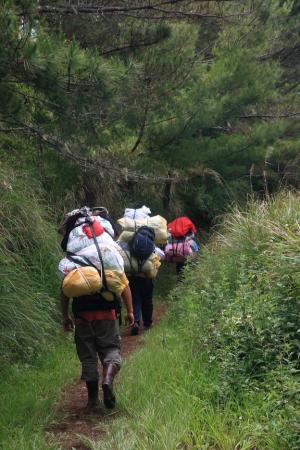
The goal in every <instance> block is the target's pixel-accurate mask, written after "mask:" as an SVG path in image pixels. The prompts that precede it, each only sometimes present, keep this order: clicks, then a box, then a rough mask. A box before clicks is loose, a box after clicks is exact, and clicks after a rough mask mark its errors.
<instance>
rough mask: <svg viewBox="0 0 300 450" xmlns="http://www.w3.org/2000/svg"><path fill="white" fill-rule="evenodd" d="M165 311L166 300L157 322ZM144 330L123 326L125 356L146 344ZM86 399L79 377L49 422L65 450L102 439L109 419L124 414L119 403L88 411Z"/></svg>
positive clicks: (156, 312) (76, 449)
mask: <svg viewBox="0 0 300 450" xmlns="http://www.w3.org/2000/svg"><path fill="white" fill-rule="evenodd" d="M164 312H165V306H164V305H163V304H160V305H155V306H154V324H155V325H156V324H157V323H158V322H159V321H160V319H161V318H162V316H163V315H164ZM144 333H145V331H144V330H142V331H141V333H140V334H139V336H130V329H128V328H127V329H123V330H122V332H121V334H122V356H123V358H126V357H128V355H130V354H131V353H132V352H134V351H135V350H136V349H137V348H139V347H140V346H142V345H143V343H144V341H143V339H142V336H143V334H144ZM74 351H75V348H74ZM121 373H122V372H121ZM117 380H118V377H117ZM117 380H116V381H117ZM100 395H101V389H100ZM86 402H87V393H86V387H85V383H84V382H83V381H81V380H80V379H78V380H76V381H74V382H73V383H72V384H71V385H70V386H69V387H68V388H67V389H66V391H65V392H63V393H62V395H61V397H60V400H59V402H58V403H57V405H56V406H55V415H56V416H57V417H58V418H59V419H58V420H57V421H56V422H55V423H53V424H52V425H50V426H48V427H47V429H46V432H47V434H48V435H49V438H50V440H51V441H53V440H54V441H55V442H56V443H57V444H58V445H60V447H61V448H62V449H64V450H88V449H89V448H90V447H88V446H86V445H85V444H84V438H88V439H95V440H99V439H101V437H103V436H104V435H105V433H106V431H105V430H106V429H107V425H108V424H109V422H110V421H112V420H114V419H115V418H116V417H117V416H118V415H119V414H120V412H119V411H118V408H117V407H116V409H115V410H113V411H111V410H107V409H105V408H104V407H103V409H101V410H100V411H99V412H97V413H87V411H86V408H85V407H86Z"/></svg>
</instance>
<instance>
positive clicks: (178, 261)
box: [165, 216, 199, 281]
mask: <svg viewBox="0 0 300 450" xmlns="http://www.w3.org/2000/svg"><path fill="white" fill-rule="evenodd" d="M168 231H169V233H170V238H169V240H168V244H167V245H166V247H165V254H166V260H167V261H169V262H175V267H176V274H177V280H178V281H180V280H181V278H182V272H183V268H184V266H185V263H186V261H187V257H189V256H190V257H191V256H193V255H195V253H197V252H198V251H199V246H198V244H197V242H196V240H195V239H196V237H195V235H196V233H197V230H196V227H195V225H194V224H193V222H192V221H191V220H190V219H189V218H188V217H185V216H183V217H178V218H177V219H174V220H173V221H172V222H171V223H169V224H168Z"/></svg>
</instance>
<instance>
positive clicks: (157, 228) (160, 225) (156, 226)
mask: <svg viewBox="0 0 300 450" xmlns="http://www.w3.org/2000/svg"><path fill="white" fill-rule="evenodd" d="M118 223H119V224H120V225H121V227H122V229H123V232H122V233H121V235H120V237H119V240H123V238H124V239H125V236H124V235H123V233H124V232H135V231H136V230H137V229H138V228H140V227H142V226H144V225H146V226H148V227H150V228H153V230H154V232H155V243H156V244H166V243H167V241H168V231H167V221H166V219H164V218H163V217H161V216H153V217H147V218H145V219H138V220H133V219H128V218H127V217H123V218H122V219H119V220H118ZM122 235H123V237H122ZM129 238H130V236H129V235H126V239H129ZM129 240H130V239H129ZM127 242H128V240H127Z"/></svg>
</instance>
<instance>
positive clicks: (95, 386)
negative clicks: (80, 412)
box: [86, 381, 101, 411]
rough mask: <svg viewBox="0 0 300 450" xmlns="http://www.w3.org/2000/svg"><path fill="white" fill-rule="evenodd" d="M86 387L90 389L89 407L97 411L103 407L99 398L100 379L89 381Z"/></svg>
mask: <svg viewBox="0 0 300 450" xmlns="http://www.w3.org/2000/svg"><path fill="white" fill-rule="evenodd" d="M86 388H87V391H88V402H87V405H86V407H87V409H88V410H90V411H97V410H99V408H100V407H101V403H100V400H99V383H98V381H87V382H86Z"/></svg>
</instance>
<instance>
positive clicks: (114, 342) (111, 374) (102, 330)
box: [97, 320, 122, 408]
mask: <svg viewBox="0 0 300 450" xmlns="http://www.w3.org/2000/svg"><path fill="white" fill-rule="evenodd" d="M99 322H100V323H99V324H97V350H98V354H99V357H100V360H101V363H102V366H103V377H102V390H103V401H104V404H105V406H106V407H107V408H114V407H115V402H116V398H115V394H114V391H113V381H114V378H115V376H116V374H117V373H118V371H119V370H120V367H121V362H122V360H121V354H120V336H119V333H118V329H117V324H116V321H112V320H103V321H99Z"/></svg>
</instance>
